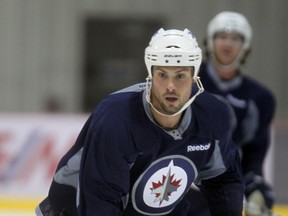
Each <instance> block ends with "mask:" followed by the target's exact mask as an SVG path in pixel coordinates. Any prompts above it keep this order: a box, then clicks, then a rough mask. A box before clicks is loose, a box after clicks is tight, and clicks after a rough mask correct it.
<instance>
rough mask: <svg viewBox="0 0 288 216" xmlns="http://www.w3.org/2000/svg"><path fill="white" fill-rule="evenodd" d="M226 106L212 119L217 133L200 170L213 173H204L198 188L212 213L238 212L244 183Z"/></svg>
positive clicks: (229, 214)
mask: <svg viewBox="0 0 288 216" xmlns="http://www.w3.org/2000/svg"><path fill="white" fill-rule="evenodd" d="M226 108H227V107H226V106H225V107H222V108H221V110H218V113H219V119H217V121H215V122H218V125H217V129H219V128H220V131H219V130H218V132H220V134H221V136H219V139H218V140H217V141H216V143H215V149H214V152H213V155H212V157H211V159H210V161H209V162H208V163H207V166H205V167H204V172H206V173H212V174H215V173H217V175H206V177H205V178H203V179H202V181H201V184H200V185H199V188H200V190H201V192H202V193H203V196H204V197H205V199H206V200H207V202H208V205H209V207H210V210H211V215H212V216H214V215H215V216H216V215H227V216H241V215H242V208H243V193H244V184H243V177H242V171H241V164H240V156H239V152H238V149H237V147H236V145H235V144H234V142H233V140H232V130H231V125H230V116H229V112H228V110H226ZM227 109H228V108H227ZM220 171H221V172H220ZM201 172H202V171H200V172H199V173H201Z"/></svg>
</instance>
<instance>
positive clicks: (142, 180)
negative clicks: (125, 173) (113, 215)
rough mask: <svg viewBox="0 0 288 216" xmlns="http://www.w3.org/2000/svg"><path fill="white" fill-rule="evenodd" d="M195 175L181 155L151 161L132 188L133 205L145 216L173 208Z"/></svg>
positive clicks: (189, 163)
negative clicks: (145, 215)
mask: <svg viewBox="0 0 288 216" xmlns="http://www.w3.org/2000/svg"><path fill="white" fill-rule="evenodd" d="M196 176H197V170H196V168H195V165H194V163H193V162H192V161H191V160H189V159H188V158H186V157H184V156H181V155H173V156H167V157H164V158H160V159H158V160H157V161H155V162H154V163H152V164H151V165H150V166H149V167H148V168H147V169H146V170H145V171H144V172H143V173H142V175H141V176H140V177H139V178H138V180H137V181H136V182H135V184H134V186H133V189H132V194H131V198H132V203H133V207H134V208H135V209H136V210H137V211H138V212H140V213H142V214H143V213H144V214H148V215H162V214H167V213H169V212H171V211H172V210H173V208H174V207H175V206H176V205H177V203H178V202H179V201H180V200H181V198H182V197H183V196H184V194H185V192H186V191H187V190H188V188H189V187H190V186H191V184H192V182H193V180H194V179H195V178H196Z"/></svg>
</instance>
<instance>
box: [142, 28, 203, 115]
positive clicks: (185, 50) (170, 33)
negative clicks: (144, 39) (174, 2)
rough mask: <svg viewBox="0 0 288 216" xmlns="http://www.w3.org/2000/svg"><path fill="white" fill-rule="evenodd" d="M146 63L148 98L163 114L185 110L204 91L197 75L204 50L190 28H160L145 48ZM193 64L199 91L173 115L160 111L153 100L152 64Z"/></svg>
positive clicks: (194, 76) (194, 77)
mask: <svg viewBox="0 0 288 216" xmlns="http://www.w3.org/2000/svg"><path fill="white" fill-rule="evenodd" d="M144 58H145V64H146V67H147V70H148V77H147V79H146V100H147V102H148V103H149V104H150V105H151V107H152V108H153V109H154V110H155V111H156V112H157V113H158V114H160V115H162V116H168V117H171V116H175V115H178V114H180V113H181V112H183V111H184V110H185V109H186V108H187V107H188V106H189V105H190V104H191V103H192V102H193V101H194V100H195V98H196V97H197V96H198V95H199V94H201V93H202V92H203V91H204V88H203V86H202V83H201V81H200V78H199V77H198V76H197V75H198V71H199V67H200V64H201V61H202V50H201V49H200V48H199V46H198V43H197V40H196V38H195V36H194V35H193V34H192V32H191V31H190V30H188V29H184V30H183V31H181V30H176V29H170V30H164V29H163V28H161V29H159V30H158V31H157V32H156V33H155V34H154V35H153V37H152V38H151V41H150V43H149V46H148V47H147V48H146V49H145V57H144ZM153 65H157V66H191V67H194V74H193V79H194V81H195V83H196V84H197V86H198V91H197V92H196V93H195V94H194V95H193V96H192V97H191V98H190V99H189V100H188V101H187V102H186V103H185V104H184V105H183V107H182V108H181V109H180V110H179V111H178V112H176V113H174V114H172V115H167V114H164V113H161V112H160V111H158V110H157V109H156V108H155V107H154V105H153V104H152V102H151V97H150V96H151V95H150V94H151V86H152V83H151V82H150V81H151V78H152V66H153Z"/></svg>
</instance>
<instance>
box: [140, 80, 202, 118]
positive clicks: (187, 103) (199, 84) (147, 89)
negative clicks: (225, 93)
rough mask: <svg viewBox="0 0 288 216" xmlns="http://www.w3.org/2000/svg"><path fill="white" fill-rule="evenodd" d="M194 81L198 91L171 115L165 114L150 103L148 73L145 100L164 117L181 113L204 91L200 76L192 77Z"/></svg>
mask: <svg viewBox="0 0 288 216" xmlns="http://www.w3.org/2000/svg"><path fill="white" fill-rule="evenodd" d="M194 81H195V82H196V84H197V86H198V91H197V93H196V94H195V95H194V96H193V97H191V98H190V99H189V100H188V101H187V102H186V103H185V104H184V106H183V107H182V108H181V109H180V110H179V111H178V112H176V113H174V114H171V115H167V114H164V113H162V112H160V111H159V110H157V109H156V108H155V107H154V105H153V104H152V102H151V85H152V84H151V85H149V84H150V82H151V76H150V75H149V76H148V77H147V78H146V100H147V102H148V103H149V104H150V105H151V107H152V108H153V109H154V110H155V111H156V112H157V113H158V114H159V115H162V116H165V117H173V116H176V115H178V114H180V113H182V112H183V111H184V110H185V109H187V107H188V106H190V104H191V103H192V102H193V101H194V100H195V98H196V97H197V96H198V95H199V94H201V93H202V92H203V91H204V88H203V85H202V83H201V81H200V77H198V76H197V77H194Z"/></svg>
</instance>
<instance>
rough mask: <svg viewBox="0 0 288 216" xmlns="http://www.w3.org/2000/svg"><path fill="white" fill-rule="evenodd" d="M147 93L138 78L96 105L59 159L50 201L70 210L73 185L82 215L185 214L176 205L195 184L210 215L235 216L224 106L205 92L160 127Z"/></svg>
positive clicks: (236, 175) (233, 156) (236, 179)
mask: <svg viewBox="0 0 288 216" xmlns="http://www.w3.org/2000/svg"><path fill="white" fill-rule="evenodd" d="M195 88H196V87H195ZM194 90H195V91H196V90H197V89H194ZM194 90H193V91H194ZM145 94H146V93H145V84H137V85H134V86H131V87H129V88H126V89H124V90H121V91H118V92H116V93H113V94H111V95H109V96H107V97H106V98H105V99H104V100H103V101H102V102H101V103H100V104H99V105H98V106H97V108H96V109H95V111H94V112H93V113H92V115H91V116H90V118H89V119H88V121H87V122H86V124H85V125H84V127H83V129H82V131H81V133H80V134H79V136H78V139H77V141H76V143H75V145H74V146H73V148H72V149H71V150H70V151H69V152H68V153H67V154H66V155H65V156H64V157H63V158H62V160H61V161H60V163H59V165H58V168H57V171H56V173H55V176H54V180H53V183H52V185H51V188H50V191H49V196H48V199H49V203H50V205H51V206H52V207H53V208H54V209H57V211H58V212H59V211H61V209H62V212H63V213H65V212H67V213H66V214H67V215H74V214H75V215H76V212H75V211H76V201H74V202H73V199H75V200H76V189H77V193H78V196H77V211H78V215H81V216H82V215H85V216H86V215H93V216H97V215H99V216H100V215H101V216H103V215H107V216H108V215H109V216H110V215H111V216H112V215H113V216H114V215H126V216H128V215H133V216H137V215H179V216H180V215H187V214H185V212H174V209H175V207H176V206H177V205H178V204H179V203H180V202H181V201H182V200H183V197H184V196H185V194H186V193H187V191H188V190H189V189H190V187H191V185H192V183H194V184H197V185H199V186H200V188H201V190H202V192H203V195H204V197H205V198H206V200H207V202H208V205H209V208H210V210H211V215H231V216H232V215H233V216H237V215H239V216H240V215H241V211H242V199H243V184H242V175H241V169H240V159H239V156H238V150H237V149H236V146H235V145H234V143H233V142H232V139H231V127H230V123H229V122H230V120H229V112H228V108H227V106H226V105H225V104H224V103H223V102H221V101H220V100H218V99H216V97H214V96H212V95H210V94H209V93H207V92H203V93H202V94H200V95H199V96H198V97H197V98H196V100H195V101H194V102H193V103H192V104H191V106H189V107H188V108H187V110H186V111H185V112H184V115H183V118H182V120H181V122H180V124H179V126H178V127H177V128H175V129H166V128H162V127H161V126H159V125H158V124H157V123H156V122H155V121H154V119H153V117H152V114H151V110H150V106H149V104H148V103H147V101H146V100H145ZM80 162H81V163H80ZM79 170H80V172H79ZM78 177H79V181H77V178H78ZM73 193H74V195H73ZM67 195H68V197H67ZM65 197H66V198H65ZM73 204H75V205H74V206H73ZM176 209H177V208H176ZM180 211H183V209H182V210H180Z"/></svg>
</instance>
